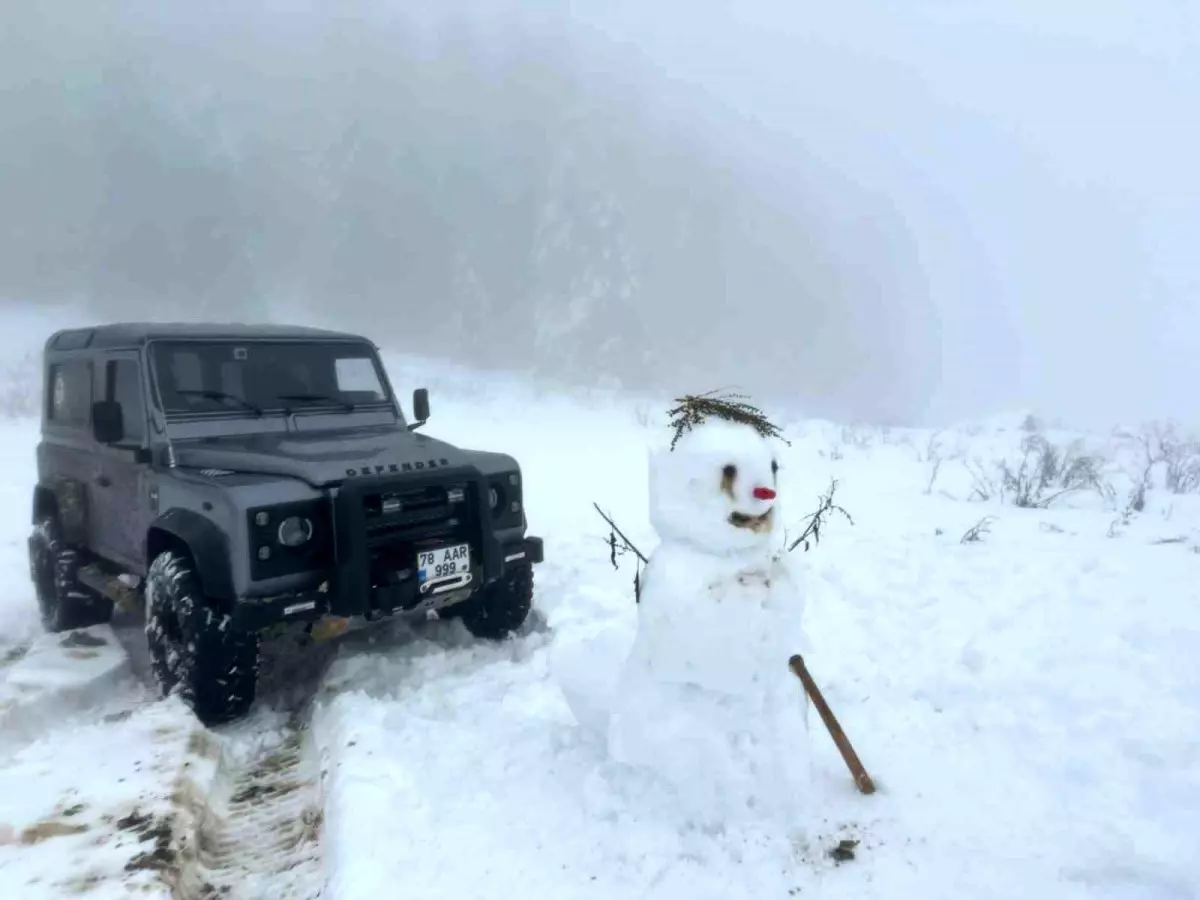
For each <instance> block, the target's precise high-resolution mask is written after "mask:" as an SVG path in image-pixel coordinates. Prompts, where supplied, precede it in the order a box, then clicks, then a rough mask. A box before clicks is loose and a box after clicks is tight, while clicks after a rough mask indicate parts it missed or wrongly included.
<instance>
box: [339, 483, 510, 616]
mask: <svg viewBox="0 0 1200 900" xmlns="http://www.w3.org/2000/svg"><path fill="white" fill-rule="evenodd" d="M487 508H488V507H487V494H486V488H485V487H484V480H483V478H482V477H481V476H480V474H479V472H478V471H477V470H475V469H474V468H473V467H469V466H463V467H458V468H455V469H445V470H441V471H433V472H422V473H419V474H418V473H408V474H405V475H400V476H398V477H383V478H374V477H372V478H363V479H361V480H359V479H351V480H349V481H347V482H344V483H343V484H342V485H341V486H340V488H339V490H338V492H337V495H336V497H335V499H334V519H335V529H336V543H337V568H336V575H335V584H334V586H333V587H334V589H335V590H334V592H333V594H334V604H335V606H336V609H335V612H336V614H338V615H352V614H358V613H366V612H369V611H370V610H371V609H372V608H376V607H378V606H379V605H380V604H382V605H383V606H385V607H388V608H392V605H393V604H394V603H396V602H401V603H404V604H408V603H410V602H411V603H417V602H419V597H418V594H417V588H416V564H417V555H418V553H419V552H420V551H421V550H426V549H431V548H433V547H437V546H441V545H446V544H455V543H469V544H470V545H471V557H472V559H471V562H472V568H476V567H480V568H481V569H482V568H486V567H487V566H489V565H492V566H494V564H495V556H496V554H497V552H498V551H497V549H496V548H495V547H494V546H493V545H492V544H491V543H489V542H488V541H487V540H486V538H490V536H491V534H490V524H491V520H490V518H489V516H488V515H486V510H487ZM485 532H486V533H485ZM489 559H490V560H491V562H490V563H489V562H488V560H489ZM477 577H482V571H481V572H479V573H478V575H477ZM377 590H381V591H384V592H385V593H387V592H394V593H392V594H389V596H394V597H395V598H397V599H394V600H388V599H383V600H380V599H379V595H377V594H376V593H375V592H376V591H377ZM373 598H374V599H373Z"/></svg>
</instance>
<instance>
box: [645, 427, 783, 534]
mask: <svg viewBox="0 0 1200 900" xmlns="http://www.w3.org/2000/svg"><path fill="white" fill-rule="evenodd" d="M778 471H779V464H778V460H777V457H776V454H775V452H774V448H773V447H772V446H771V445H770V443H768V441H767V439H766V438H764V437H763V436H762V435H761V434H759V433H758V432H757V431H755V429H754V428H752V427H750V426H748V425H745V424H742V423H737V422H728V421H724V420H721V419H710V420H708V421H705V422H703V423H702V424H699V425H697V426H696V427H694V428H692V429H691V430H690V431H688V432H687V433H685V434H683V435H681V436H680V437H679V439H678V442H677V443H676V445H675V449H673V450H661V451H658V452H655V453H653V454H652V456H651V460H650V523H651V524H652V525H653V526H654V530H655V531H656V532H658V536H659V538H660V539H662V540H663V541H675V542H681V543H686V544H690V545H692V546H693V547H696V548H697V549H700V550H703V551H705V552H708V553H713V554H716V555H724V554H730V553H742V552H745V551H751V550H756V549H763V550H769V549H770V548H771V546H772V544H773V539H774V538H775V536H776V534H777V528H778V525H779V516H780V512H779V496H778Z"/></svg>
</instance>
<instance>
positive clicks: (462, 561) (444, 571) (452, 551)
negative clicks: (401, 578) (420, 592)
mask: <svg viewBox="0 0 1200 900" xmlns="http://www.w3.org/2000/svg"><path fill="white" fill-rule="evenodd" d="M470 571H471V545H470V544H454V545H452V546H450V547H438V548H437V549H436V550H421V551H420V552H418V553H417V580H418V581H420V582H421V583H422V584H425V583H426V582H430V581H441V580H442V579H444V578H456V577H459V576H461V575H464V574H468V573H469V572H470Z"/></svg>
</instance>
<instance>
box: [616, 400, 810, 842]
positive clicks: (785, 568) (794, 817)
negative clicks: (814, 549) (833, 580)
mask: <svg viewBox="0 0 1200 900" xmlns="http://www.w3.org/2000/svg"><path fill="white" fill-rule="evenodd" d="M747 408H749V407H745V406H744V405H740V404H738V405H730V404H728V403H723V402H722V401H714V400H702V399H701V398H685V406H684V407H681V408H680V410H683V411H684V413H685V415H684V417H683V421H682V422H677V423H676V435H675V440H674V441H673V442H672V445H671V447H670V448H666V449H663V450H660V451H657V452H654V453H652V454H651V460H650V521H651V525H652V526H653V527H654V530H655V531H656V532H657V533H658V536H659V538H660V540H661V542H660V544H659V545H658V546H657V547H656V548H655V550H654V551H653V553H652V554H651V555H650V558H649V561H648V563H647V566H646V569H645V572H644V574H643V579H642V582H641V592H640V600H639V603H638V606H637V629H636V634H635V636H634V639H633V642H632V648H631V649H630V651H629V653H628V656H627V658H626V659H625V660H624V664H623V666H622V667H621V668H620V669H619V673H618V674H617V675H616V677H615V683H614V685H613V690H612V693H611V695H610V697H608V698H605V699H606V700H607V701H608V702H607V703H606V704H605V705H606V706H608V707H609V708H608V709H607V710H606V712H607V716H606V732H607V745H608V750H609V753H610V755H611V756H612V757H613V758H614V759H615V760H616V761H618V762H619V763H623V764H625V765H627V766H633V767H636V768H638V769H640V770H642V771H643V772H646V773H651V774H652V776H653V777H655V778H656V779H658V780H659V782H660V783H661V784H665V785H666V786H667V787H668V789H669V790H670V791H671V793H672V794H674V796H675V797H676V799H677V800H678V801H679V802H680V803H681V804H682V805H683V806H684V808H685V809H686V810H687V811H688V813H689V818H690V819H691V821H693V822H694V823H695V824H696V825H698V826H701V827H706V828H712V827H722V826H724V825H726V824H731V823H732V822H734V821H737V820H742V821H744V820H746V819H747V817H749V818H752V819H755V820H759V821H762V820H764V819H772V820H775V821H777V822H778V823H779V824H780V825H781V826H783V827H784V828H786V829H787V830H789V831H791V832H792V833H793V834H796V835H803V833H804V832H805V829H804V827H803V826H802V825H801V822H802V819H803V817H804V814H805V811H806V808H807V804H806V800H807V797H808V794H809V791H808V783H809V765H810V757H809V734H808V724H807V710H808V704H807V698H806V697H805V695H804V690H803V687H802V685H801V683H800V682H799V680H798V679H797V678H796V677H795V675H794V674H792V672H791V671H790V669H789V668H788V659H789V657H790V656H791V655H792V654H794V653H803V652H804V651H805V650H806V649H807V641H806V637H805V635H804V631H803V624H802V619H803V616H804V605H805V604H804V593H803V590H802V587H801V585H800V583H799V581H798V579H797V578H796V576H795V575H794V574H793V572H792V571H791V568H790V566H789V564H788V560H789V558H790V556H789V554H787V553H786V551H785V550H784V548H783V546H782V534H781V524H780V514H781V507H780V498H779V494H778V490H779V488H778V471H779V465H778V461H777V457H776V454H775V452H774V448H773V447H772V446H771V443H770V439H771V438H773V437H774V436H775V435H776V434H777V432H776V430H775V429H774V426H771V425H770V423H768V422H766V420H765V419H762V418H761V416H759V417H758V418H755V417H754V416H747V415H746V414H745V412H744V410H745V409H747ZM749 409H752V408H749ZM676 412H679V411H678V410H677V411H676ZM754 412H755V413H756V412H757V411H754Z"/></svg>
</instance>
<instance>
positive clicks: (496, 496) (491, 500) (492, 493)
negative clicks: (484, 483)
mask: <svg viewBox="0 0 1200 900" xmlns="http://www.w3.org/2000/svg"><path fill="white" fill-rule="evenodd" d="M488 504H489V505H490V506H491V507H492V509H495V508H496V507H497V506H499V505H500V492H499V491H498V490H496V489H495V488H488Z"/></svg>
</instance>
